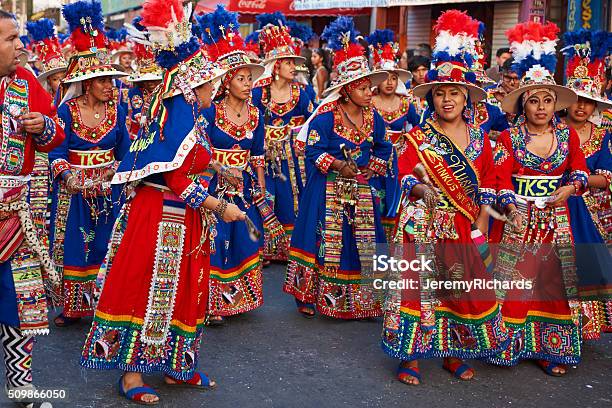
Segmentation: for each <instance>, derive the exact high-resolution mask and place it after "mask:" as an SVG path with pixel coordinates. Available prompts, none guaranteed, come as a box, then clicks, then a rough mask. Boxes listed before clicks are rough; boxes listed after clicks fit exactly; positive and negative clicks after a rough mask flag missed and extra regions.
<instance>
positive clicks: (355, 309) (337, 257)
mask: <svg viewBox="0 0 612 408" xmlns="http://www.w3.org/2000/svg"><path fill="white" fill-rule="evenodd" d="M323 34H324V36H325V37H326V38H327V40H328V41H329V46H330V47H332V48H333V49H334V54H335V57H334V63H335V66H336V68H337V71H338V73H339V75H338V78H337V79H336V80H335V81H334V82H332V84H331V86H330V87H329V88H328V89H327V90H326V93H327V95H328V96H327V97H326V98H325V99H324V100H323V101H322V103H321V105H320V106H319V107H318V108H317V110H316V111H315V113H314V114H313V116H312V117H311V119H309V121H308V122H307V123H306V124H305V125H304V127H303V128H302V130H301V131H300V135H298V139H300V140H305V139H306V140H307V142H306V152H305V155H306V161H307V166H308V167H309V168H308V170H307V175H308V180H307V181H306V186H305V187H304V191H303V192H302V198H301V200H300V209H299V213H298V217H297V219H296V224H295V230H294V234H293V237H292V239H291V248H290V253H289V257H290V259H289V266H288V268H287V275H286V278H285V284H284V286H283V290H284V291H285V292H287V293H288V294H290V295H292V296H294V297H295V299H296V303H297V306H298V311H299V312H300V313H302V314H303V315H304V316H305V317H312V316H314V314H315V308H316V310H318V311H319V312H320V313H321V314H323V315H326V316H330V317H334V318H338V319H360V318H368V317H376V316H380V315H381V314H382V302H381V299H380V297H379V296H378V294H377V293H376V292H375V290H374V288H373V286H372V283H371V281H370V280H369V279H371V276H372V256H373V255H374V253H375V248H374V246H375V244H376V243H382V244H384V243H385V242H386V239H385V234H384V230H383V227H382V223H381V219H380V210H379V209H378V203H377V202H376V201H375V200H374V197H373V194H372V180H371V179H372V176H374V175H379V176H383V175H384V174H385V173H386V170H387V162H388V160H389V157H390V155H391V148H392V147H391V144H390V143H389V142H386V141H385V125H384V121H383V119H382V118H381V117H380V115H379V114H378V113H377V112H376V111H375V110H374V109H373V108H372V106H371V99H372V91H371V87H372V86H377V85H378V84H379V83H381V82H382V81H383V80H385V79H386V78H387V77H388V74H387V73H386V72H382V71H374V72H371V71H370V69H369V67H368V63H367V59H366V58H365V57H364V55H363V53H364V49H363V47H362V46H361V45H360V44H358V43H357V42H356V36H357V35H358V32H356V30H355V28H354V23H353V20H352V18H348V17H339V18H338V19H336V20H335V21H334V22H332V23H331V24H330V25H329V26H328V27H327V28H326V29H325V31H324V33H323ZM344 39H348V40H349V41H344Z"/></svg>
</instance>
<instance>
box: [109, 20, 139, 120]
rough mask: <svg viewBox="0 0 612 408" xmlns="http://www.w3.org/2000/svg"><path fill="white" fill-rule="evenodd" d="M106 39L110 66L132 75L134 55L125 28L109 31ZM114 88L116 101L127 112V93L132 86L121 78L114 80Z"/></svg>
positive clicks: (125, 78)
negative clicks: (107, 39)
mask: <svg viewBox="0 0 612 408" xmlns="http://www.w3.org/2000/svg"><path fill="white" fill-rule="evenodd" d="M108 37H109V40H110V41H109V51H110V53H111V62H112V64H113V65H114V66H115V67H116V68H117V69H119V70H121V71H123V72H125V73H126V74H133V73H134V67H133V65H132V64H133V62H134V55H135V54H134V50H133V49H132V44H131V43H130V42H128V40H127V30H126V29H125V28H120V29H118V30H116V29H110V30H109V32H108ZM115 86H116V87H117V90H116V91H117V101H118V102H119V104H121V106H123V109H125V110H127V104H128V101H129V97H128V92H129V90H130V89H131V87H132V84H131V83H130V81H129V79H128V78H127V77H121V78H116V79H115Z"/></svg>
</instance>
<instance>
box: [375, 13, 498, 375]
mask: <svg viewBox="0 0 612 408" xmlns="http://www.w3.org/2000/svg"><path fill="white" fill-rule="evenodd" d="M434 29H435V32H436V34H437V37H436V44H435V47H434V50H433V55H432V69H431V70H430V71H429V72H428V73H427V80H426V82H425V83H423V84H421V85H418V86H416V87H415V88H414V94H415V95H416V96H417V97H419V98H425V99H426V100H427V103H428V105H429V107H430V108H432V109H433V112H432V114H431V115H430V116H429V117H428V118H427V119H426V120H425V121H424V122H423V123H422V124H421V125H419V126H416V127H414V128H412V130H411V131H410V132H409V133H408V134H407V135H406V148H405V149H404V151H403V152H402V153H401V155H400V157H399V160H398V166H399V177H400V180H401V184H402V190H403V193H402V198H401V207H400V210H399V215H398V225H397V229H396V235H395V238H394V240H395V242H396V243H398V244H399V243H402V244H403V246H404V247H403V250H404V258H405V259H418V257H424V258H425V259H427V260H430V261H431V262H432V264H433V265H434V266H433V267H432V268H431V270H430V271H426V270H423V271H420V272H418V271H408V272H405V273H403V274H402V275H401V277H402V278H403V279H412V280H413V281H414V282H419V284H418V287H417V288H412V287H411V288H406V289H403V290H397V291H393V292H391V293H390V294H389V295H390V296H389V301H388V302H387V303H386V306H387V308H386V310H385V318H384V327H383V336H382V337H383V338H382V345H383V349H384V350H385V352H386V353H387V354H389V355H390V356H392V357H395V358H398V359H400V365H399V367H398V369H397V378H398V380H399V381H401V382H403V383H405V384H410V385H417V384H419V383H420V382H421V373H420V370H419V365H418V362H419V360H422V359H429V358H437V357H443V358H444V363H443V367H444V369H446V370H447V371H449V372H450V373H451V374H452V375H453V376H455V377H456V378H458V379H461V380H471V379H472V378H473V377H474V375H475V372H474V369H473V368H471V367H470V366H469V365H468V364H467V363H465V362H463V359H477V358H482V357H486V356H489V355H492V354H494V353H497V352H499V351H500V350H502V349H503V348H504V347H505V344H506V343H507V340H508V338H507V335H506V332H505V330H504V325H503V323H502V319H501V313H500V308H499V305H498V303H497V300H496V298H495V291H494V290H493V289H492V288H491V287H487V286H485V287H480V288H478V287H473V288H472V289H471V290H468V289H466V288H465V287H462V286H457V287H453V288H452V290H435V288H434V287H432V286H430V283H431V282H432V281H438V280H445V281H450V282H455V283H457V282H461V283H463V284H465V283H474V282H476V281H480V282H487V284H490V283H492V282H491V275H490V270H489V269H490V268H491V266H492V265H491V261H492V260H491V254H490V252H489V249H488V246H487V245H486V234H487V231H488V226H489V215H488V212H487V207H489V206H491V205H492V204H494V202H495V198H496V195H495V175H494V173H493V156H492V151H491V145H490V143H489V139H488V137H487V135H486V133H485V132H484V131H483V130H482V129H480V128H478V127H475V126H474V125H473V124H472V122H471V120H470V117H469V115H468V113H467V112H466V111H467V108H468V107H469V106H470V105H471V103H474V102H478V101H481V100H483V99H484V98H485V97H486V92H485V91H484V90H483V89H481V88H480V87H478V86H477V85H476V84H475V83H476V76H475V74H474V72H473V71H472V61H473V60H472V59H471V58H470V49H471V48H472V47H473V46H474V41H475V38H476V36H475V34H476V33H477V31H478V22H477V21H476V20H474V19H472V18H471V17H470V16H468V15H467V14H465V12H460V11H458V10H448V11H446V12H444V13H442V15H441V16H440V17H439V18H438V21H437V23H436V25H435V27H434ZM458 44H459V46H457V45H458Z"/></svg>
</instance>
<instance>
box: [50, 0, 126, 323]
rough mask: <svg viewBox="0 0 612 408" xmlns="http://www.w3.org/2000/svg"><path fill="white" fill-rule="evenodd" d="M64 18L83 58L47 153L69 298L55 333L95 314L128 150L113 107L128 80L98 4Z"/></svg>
mask: <svg viewBox="0 0 612 408" xmlns="http://www.w3.org/2000/svg"><path fill="white" fill-rule="evenodd" d="M63 14H64V18H65V19H66V21H68V24H69V28H70V31H71V37H72V43H73V44H74V46H75V48H76V49H77V50H78V53H77V54H76V55H75V56H74V57H73V58H72V59H71V60H70V63H69V65H68V69H67V71H66V76H65V78H64V79H63V83H64V85H63V86H64V87H67V88H68V89H67V90H66V91H65V95H64V98H63V100H62V102H61V103H60V106H59V108H58V112H57V115H58V118H59V120H60V121H61V122H62V124H63V126H64V129H65V133H66V138H65V139H64V142H63V143H62V144H61V145H60V146H59V147H57V148H56V149H54V150H53V151H51V152H50V153H49V162H50V163H51V173H52V174H51V175H52V178H53V180H54V181H53V197H52V203H51V234H50V243H51V254H52V257H53V260H54V262H55V265H56V267H57V268H58V270H59V271H60V272H61V273H63V276H64V294H65V299H64V311H63V313H62V314H60V315H59V316H57V317H56V318H55V324H56V325H57V326H67V325H70V324H72V323H74V322H76V321H77V320H78V319H79V318H81V317H83V316H90V315H92V314H93V304H92V289H93V283H94V280H95V277H96V274H97V273H98V269H99V268H100V264H101V263H102V261H103V259H104V255H105V253H106V246H107V243H108V238H109V236H110V232H111V228H112V226H113V223H114V221H115V217H116V214H117V212H118V210H119V205H118V203H117V202H116V200H117V198H118V197H117V195H116V193H117V192H118V189H115V191H114V193H115V194H113V189H111V187H110V184H109V181H110V179H111V178H112V175H113V173H114V170H115V169H116V166H117V164H118V162H119V161H121V158H122V157H123V155H124V154H125V153H126V152H127V151H128V149H129V146H130V139H129V136H128V133H127V129H126V127H125V112H124V111H123V110H122V109H121V108H119V107H118V106H117V104H116V103H115V102H114V100H113V99H112V90H113V85H112V79H113V78H114V77H117V76H120V75H123V73H122V72H120V71H116V70H115V69H114V68H113V67H112V66H111V65H110V62H109V60H108V54H107V53H106V48H105V46H106V37H105V35H104V31H103V27H102V19H103V17H102V8H101V5H100V3H99V2H97V1H79V2H77V3H73V4H69V5H66V6H64V8H63ZM82 21H84V22H85V23H84V24H83V23H82Z"/></svg>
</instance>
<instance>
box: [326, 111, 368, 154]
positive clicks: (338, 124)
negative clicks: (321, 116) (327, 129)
mask: <svg viewBox="0 0 612 408" xmlns="http://www.w3.org/2000/svg"><path fill="white" fill-rule="evenodd" d="M340 109H341V108H340V105H339V104H338V102H336V103H335V104H334V107H333V109H332V111H333V113H334V132H336V134H337V135H338V136H340V137H342V138H343V139H346V140H348V141H349V142H353V143H354V144H356V145H360V144H361V143H363V142H364V141H365V140H368V141H370V142H371V141H372V139H373V137H372V131H373V130H374V111H373V110H372V108H370V107H369V106H368V107H364V108H362V109H363V125H362V127H361V129H360V130H355V129H351V128H349V127H346V126H344V122H343V121H342V112H341V111H340Z"/></svg>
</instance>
